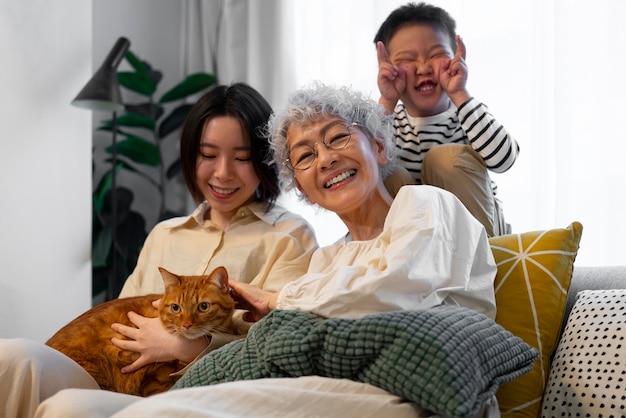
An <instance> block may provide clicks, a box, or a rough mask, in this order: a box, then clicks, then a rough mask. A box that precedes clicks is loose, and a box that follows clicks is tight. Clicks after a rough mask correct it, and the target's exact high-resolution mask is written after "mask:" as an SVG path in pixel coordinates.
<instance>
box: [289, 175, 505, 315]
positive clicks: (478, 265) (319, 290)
mask: <svg viewBox="0 0 626 418" xmlns="http://www.w3.org/2000/svg"><path fill="white" fill-rule="evenodd" d="M495 275H496V265H495V261H494V258H493V254H492V252H491V248H490V247H489V242H488V239H487V234H486V232H485V230H484V228H483V226H482V225H481V224H480V223H479V222H478V221H477V220H476V219H475V218H474V217H473V216H472V215H471V214H470V213H469V212H468V211H467V209H465V207H464V206H463V204H462V203H461V202H460V201H459V200H458V199H457V198H456V196H454V195H453V194H451V193H449V192H447V191H445V190H443V189H439V188H436V187H432V186H404V187H402V188H401V189H400V191H399V192H398V194H397V196H396V197H395V199H394V201H393V204H392V205H391V208H390V210H389V213H388V214H387V218H386V220H385V224H384V229H383V232H382V233H381V234H380V235H379V236H378V237H376V238H374V239H372V240H368V241H351V240H350V237H346V238H344V239H342V240H340V241H339V242H337V243H335V244H333V245H330V246H326V247H324V248H320V249H318V250H317V251H316V252H315V253H314V254H313V257H312V259H311V264H310V266H309V269H308V272H307V273H306V274H305V275H304V276H302V277H301V278H300V279H298V280H296V281H293V282H290V283H287V284H286V285H285V286H284V287H283V288H282V290H281V291H280V293H279V295H278V299H277V308H278V309H293V310H302V311H310V312H313V313H315V314H318V315H321V316H323V317H342V318H353V319H355V318H360V317H362V316H364V315H367V314H371V313H376V312H384V311H392V310H400V309H425V308H429V307H432V306H436V305H439V304H442V303H447V304H455V305H462V306H466V307H469V308H473V309H475V310H477V311H480V312H483V313H485V314H486V315H488V316H490V317H491V318H495V313H496V304H495V294H494V279H495Z"/></svg>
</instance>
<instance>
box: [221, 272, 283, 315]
mask: <svg viewBox="0 0 626 418" xmlns="http://www.w3.org/2000/svg"><path fill="white" fill-rule="evenodd" d="M228 285H229V286H230V288H231V292H230V295H231V296H232V297H233V299H234V300H235V307H236V308H237V309H245V310H247V312H245V313H244V314H243V319H244V321H248V322H256V321H258V320H259V319H261V318H263V317H264V316H265V315H267V314H268V313H270V312H271V311H272V310H274V309H276V299H277V297H278V293H276V292H268V291H266V290H262V289H259V288H258V287H256V286H252V285H250V284H248V283H243V282H239V281H237V280H235V279H231V278H229V279H228Z"/></svg>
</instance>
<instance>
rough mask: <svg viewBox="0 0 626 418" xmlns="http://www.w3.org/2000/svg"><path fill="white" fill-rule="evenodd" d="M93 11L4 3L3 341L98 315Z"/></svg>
mask: <svg viewBox="0 0 626 418" xmlns="http://www.w3.org/2000/svg"><path fill="white" fill-rule="evenodd" d="M91 22H92V18H91V2H89V1H84V0H56V1H54V2H53V3H48V2H42V1H37V0H2V2H0V51H1V54H2V66H0V92H2V94H1V95H0V122H1V126H2V134H1V137H0V193H1V194H0V196H1V199H2V202H1V204H0V266H2V273H1V274H0V337H2V338H5V337H28V338H32V339H35V340H40V341H45V340H46V339H47V338H48V337H50V336H51V335H52V334H53V333H54V331H55V330H56V329H58V328H59V327H60V326H61V325H62V324H64V323H66V322H68V321H69V320H70V319H71V318H73V317H75V316H76V315H77V314H78V313H80V312H82V311H84V310H86V309H87V308H88V307H89V306H90V305H91V262H90V256H91V242H90V241H91V115H90V113H89V112H88V111H85V110H82V109H78V108H74V107H72V106H70V101H71V100H72V99H73V98H74V96H75V95H76V94H77V93H78V91H79V90H80V88H81V87H82V85H83V84H84V83H85V82H86V81H87V80H88V79H89V77H90V76H91V70H92V69H91V51H92V46H91Z"/></svg>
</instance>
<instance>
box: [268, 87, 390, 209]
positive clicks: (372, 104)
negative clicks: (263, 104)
mask: <svg viewBox="0 0 626 418" xmlns="http://www.w3.org/2000/svg"><path fill="white" fill-rule="evenodd" d="M328 117H339V118H341V119H343V120H344V121H346V123H347V124H351V123H356V124H358V125H359V126H360V127H361V129H363V130H364V131H365V132H366V133H369V134H370V135H372V136H373V137H374V138H375V139H376V140H377V141H380V142H382V143H384V144H385V148H386V152H387V163H386V164H384V165H381V166H379V168H380V173H381V176H382V178H386V177H387V176H388V175H389V174H391V172H392V171H393V169H394V163H395V157H396V146H395V144H394V143H393V126H392V120H393V119H392V118H393V116H391V115H386V114H385V111H384V108H383V107H382V106H381V105H379V104H378V103H377V102H376V101H374V100H372V99H371V98H369V97H367V96H365V95H364V94H363V93H361V92H359V91H356V90H353V89H352V88H350V87H345V86H343V87H333V86H329V85H326V84H324V83H321V82H319V81H318V82H314V83H313V84H311V85H310V86H307V87H304V88H301V89H299V90H296V91H294V92H293V93H292V94H291V95H290V96H289V99H288V101H287V105H286V107H285V109H284V110H282V111H281V112H279V113H275V114H273V115H272V116H271V117H270V119H269V121H268V123H267V126H266V135H267V136H268V138H269V141H270V146H271V150H272V158H271V161H270V163H272V164H276V166H277V167H278V169H279V178H280V181H281V186H282V187H283V189H284V190H291V189H293V188H294V187H295V181H294V173H293V171H291V170H290V169H289V168H288V167H287V166H286V165H285V164H284V162H285V161H286V160H287V159H288V158H289V148H288V146H287V130H288V129H289V127H290V126H291V125H296V126H306V125H309V124H311V123H314V122H317V121H319V120H320V119H323V118H328ZM301 197H302V196H301Z"/></svg>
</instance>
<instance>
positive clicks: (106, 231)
mask: <svg viewBox="0 0 626 418" xmlns="http://www.w3.org/2000/svg"><path fill="white" fill-rule="evenodd" d="M94 241H95V242H94V243H93V247H92V249H91V263H92V265H93V267H94V268H95V267H105V266H106V265H107V259H108V257H109V252H110V251H111V243H112V242H113V233H112V228H111V225H105V226H104V227H103V229H102V230H101V231H100V233H99V234H98V235H97V236H96V237H95V240H94Z"/></svg>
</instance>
